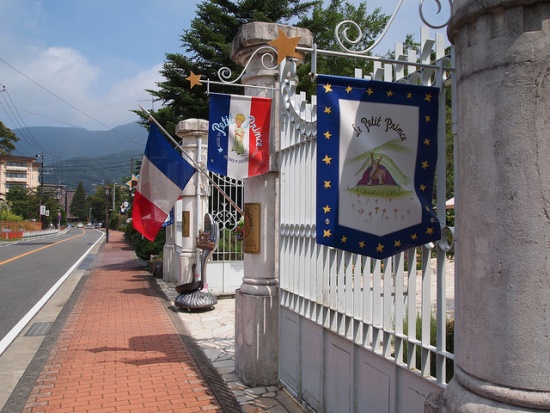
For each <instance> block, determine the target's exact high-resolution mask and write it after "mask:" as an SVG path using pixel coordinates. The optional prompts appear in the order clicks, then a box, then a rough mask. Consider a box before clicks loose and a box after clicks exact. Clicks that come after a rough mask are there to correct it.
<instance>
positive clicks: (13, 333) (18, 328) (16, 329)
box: [0, 234, 105, 355]
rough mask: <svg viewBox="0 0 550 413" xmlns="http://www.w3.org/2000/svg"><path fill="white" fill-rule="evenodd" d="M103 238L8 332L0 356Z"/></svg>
mask: <svg viewBox="0 0 550 413" xmlns="http://www.w3.org/2000/svg"><path fill="white" fill-rule="evenodd" d="M104 236H105V234H103V235H102V236H101V237H99V238H98V240H97V241H96V242H95V243H94V244H93V245H92V246H91V247H90V248H88V250H87V251H86V252H85V253H84V255H82V256H81V257H80V258H79V259H78V261H77V262H75V263H74V264H73V266H72V267H71V268H69V269H68V270H67V272H66V273H65V274H63V276H62V277H61V278H60V279H59V280H58V281H57V282H56V283H55V284H54V285H53V286H52V288H50V290H49V291H48V292H47V293H46V294H44V296H43V297H42V298H41V299H40V301H38V302H37V303H36V304H35V305H34V307H33V308H31V309H30V311H29V312H28V313H27V314H25V316H24V317H23V318H22V319H21V320H19V322H18V323H17V324H16V325H15V326H14V327H13V328H12V329H11V330H10V332H9V333H8V334H6V336H5V337H4V338H3V339H2V341H0V355H2V353H3V352H4V351H6V349H7V348H8V347H9V346H10V344H11V343H12V342H13V340H15V339H16V338H17V336H18V335H19V333H21V331H23V329H24V328H25V326H26V325H27V324H28V323H29V321H31V320H32V318H33V317H34V316H35V315H36V314H37V313H38V312H39V311H40V309H41V308H42V307H43V306H44V304H46V303H47V302H48V300H49V299H50V298H51V297H52V295H54V294H55V292H56V291H57V290H58V288H59V287H61V284H63V283H64V282H65V280H66V279H67V278H68V277H69V275H71V273H72V272H73V271H74V270H75V269H76V268H77V267H78V266H79V265H80V263H81V262H82V261H83V260H84V258H86V256H87V255H88V254H89V253H90V251H91V250H92V248H94V247H95V246H96V245H97V243H98V242H99V241H101V239H102V238H103V237H104Z"/></svg>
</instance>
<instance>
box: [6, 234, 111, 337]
mask: <svg viewBox="0 0 550 413" xmlns="http://www.w3.org/2000/svg"><path fill="white" fill-rule="evenodd" d="M102 235H103V233H102V232H100V231H97V230H95V229H83V228H72V229H71V230H70V231H68V232H66V233H64V234H61V235H57V236H49V237H42V238H35V239H29V240H23V241H21V242H17V243H13V244H12V243H9V244H7V243H5V244H2V245H0V297H1V298H0V342H1V341H2V340H4V338H5V337H6V336H7V335H8V334H10V332H13V331H12V330H13V329H14V327H15V326H16V325H17V324H18V323H19V322H20V321H21V320H22V319H23V318H24V317H25V316H26V315H27V314H28V313H29V312H30V311H31V310H32V309H33V308H36V306H37V303H40V302H41V301H44V297H45V296H47V294H48V293H49V292H50V291H51V289H52V287H54V285H56V283H58V281H59V280H60V279H62V278H63V277H64V276H66V274H67V273H68V271H69V270H71V269H74V268H77V267H78V266H79V265H85V261H82V262H81V263H79V264H78V265H77V266H76V267H75V264H76V263H77V262H79V260H84V257H83V256H84V254H86V253H87V252H88V251H89V250H90V248H91V247H92V246H93V245H94V244H95V243H96V242H97V241H98V240H99V239H100V238H101V237H102ZM73 267H74V268H73ZM67 275H68V274H67ZM58 284H59V283H58Z"/></svg>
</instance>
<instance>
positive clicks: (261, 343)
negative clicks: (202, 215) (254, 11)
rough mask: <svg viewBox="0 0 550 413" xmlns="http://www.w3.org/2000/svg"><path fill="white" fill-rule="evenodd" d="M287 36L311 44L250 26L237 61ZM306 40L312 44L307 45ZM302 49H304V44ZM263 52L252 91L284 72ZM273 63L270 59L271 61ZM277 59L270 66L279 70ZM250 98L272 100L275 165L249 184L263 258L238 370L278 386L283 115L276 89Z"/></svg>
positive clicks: (251, 289) (254, 259) (242, 319)
mask: <svg viewBox="0 0 550 413" xmlns="http://www.w3.org/2000/svg"><path fill="white" fill-rule="evenodd" d="M279 27H280V28H281V29H283V30H284V31H285V33H286V35H287V36H288V37H302V38H303V39H309V40H308V41H309V45H307V46H309V47H311V34H310V32H309V31H308V30H304V29H299V28H295V27H289V26H281V25H277V24H273V23H261V22H255V23H249V24H246V25H244V26H242V28H241V29H240V30H239V33H238V34H237V36H236V37H235V39H234V40H233V43H232V47H231V51H232V58H233V60H235V61H236V62H238V63H239V64H241V65H242V66H245V65H246V64H247V63H248V62H249V60H250V59H251V56H252V54H253V53H254V51H256V50H257V49H258V48H260V47H262V46H266V45H267V43H268V42H269V41H271V40H274V39H276V38H277V37H278V28H279ZM306 41H307V40H306ZM299 45H300V46H304V45H305V44H304V42H303V41H302V40H301V41H300V43H299ZM263 54H264V53H258V54H257V55H256V56H255V57H254V58H253V59H252V61H251V62H250V64H249V66H248V68H247V70H246V72H245V74H244V76H243V79H242V84H244V85H248V86H265V87H267V88H272V87H276V86H277V80H278V74H279V71H278V69H277V68H275V67H274V68H273V69H269V68H266V67H265V66H264V65H263V64H262V55H263ZM268 61H269V59H268V60H267V62H268ZM276 62H277V57H276V56H275V57H274V60H273V61H272V62H271V63H270V64H271V65H272V66H276ZM245 94H246V95H249V96H252V95H254V96H264V97H273V107H274V108H275V110H274V111H272V114H273V115H274V116H272V119H271V122H272V128H271V133H270V136H271V161H270V171H271V172H268V173H267V174H264V175H260V176H257V177H252V178H248V179H246V180H245V185H244V201H245V204H247V203H256V204H259V212H260V221H261V222H260V234H261V239H260V245H259V253H258V254H245V258H244V277H243V283H242V285H241V287H240V289H238V290H237V291H236V294H235V351H236V354H235V367H236V371H237V373H238V374H239V376H240V378H241V380H242V381H243V382H244V383H245V384H246V385H248V386H252V387H257V386H268V385H276V384H278V381H279V379H278V352H279V312H278V306H279V298H278V256H279V209H278V208H279V172H278V166H277V162H276V154H277V151H278V148H279V121H278V120H279V111H278V95H279V92H278V91H277V90H275V91H274V93H273V96H272V94H271V91H266V89H256V88H245Z"/></svg>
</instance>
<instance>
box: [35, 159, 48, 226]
mask: <svg viewBox="0 0 550 413" xmlns="http://www.w3.org/2000/svg"><path fill="white" fill-rule="evenodd" d="M39 156H40V159H41V166H40V186H41V196H40V209H39V211H38V217H39V219H40V223H41V224H42V229H46V228H45V227H46V220H45V214H42V209H43V208H42V199H43V198H44V152H42V153H39V154H37V155H36V158H38V157H39Z"/></svg>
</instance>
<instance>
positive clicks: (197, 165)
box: [138, 104, 244, 215]
mask: <svg viewBox="0 0 550 413" xmlns="http://www.w3.org/2000/svg"><path fill="white" fill-rule="evenodd" d="M138 106H139V107H140V108H141V110H142V111H143V112H145V113H146V114H147V117H148V118H149V120H151V121H153V122H154V123H155V125H157V126H158V128H159V129H160V130H161V132H162V133H163V134H164V135H165V136H166V137H167V138H168V139H170V141H171V142H172V143H173V144H174V145H176V146H177V147H178V149H179V150H180V151H181V153H182V154H183V155H184V157H185V158H186V159H187V161H189V162H190V163H191V164H192V165H193V167H194V168H195V169H196V170H197V171H199V172H200V173H202V174H203V175H204V176H206V178H207V179H208V181H210V183H211V184H212V185H213V186H214V188H216V189H217V190H218V192H219V193H220V194H221V195H222V196H223V197H224V198H225V199H227V201H229V203H230V204H231V205H232V206H233V208H235V209H236V210H237V212H238V213H239V214H241V215H244V213H243V211H242V209H241V208H239V207H238V205H237V204H235V202H233V200H232V199H231V198H230V197H229V195H227V194H226V193H225V192H224V191H223V189H221V188H220V186H219V185H218V184H217V183H216V182H214V180H213V179H212V178H211V177H210V175H209V174H208V172H207V171H206V170H204V168H202V167H201V166H200V165H199V164H198V163H197V162H196V161H195V160H194V159H193V157H191V156H190V155H189V154H188V153H187V152H186V151H185V149H183V147H182V146H181V145H180V144H179V143H178V141H176V140H175V139H174V138H173V137H172V135H170V134H169V133H168V131H167V130H166V129H164V128H163V127H162V125H161V124H160V123H158V122H157V120H156V119H155V118H154V117H153V116H152V115H151V114H150V113H149V111H148V110H147V109H145V108H144V107H143V106H141V105H140V104H138Z"/></svg>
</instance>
